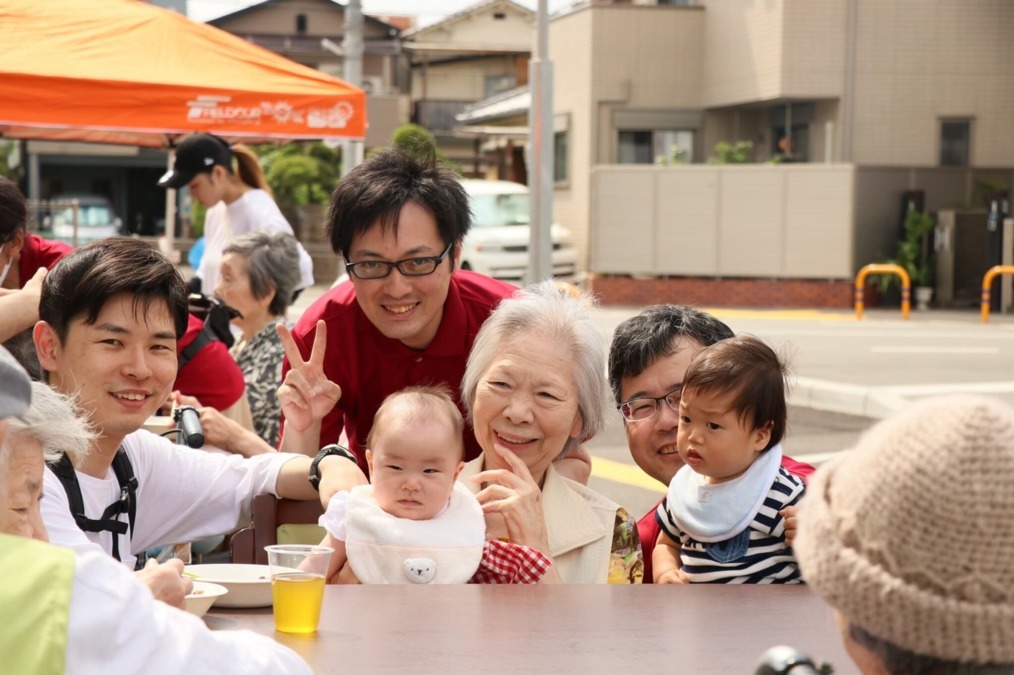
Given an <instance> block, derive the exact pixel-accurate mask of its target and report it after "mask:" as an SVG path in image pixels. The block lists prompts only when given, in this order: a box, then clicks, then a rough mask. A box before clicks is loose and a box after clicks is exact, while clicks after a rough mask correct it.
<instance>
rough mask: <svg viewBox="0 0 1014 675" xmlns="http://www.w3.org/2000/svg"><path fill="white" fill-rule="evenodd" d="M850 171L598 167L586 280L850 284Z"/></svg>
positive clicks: (846, 167)
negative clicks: (640, 277) (624, 277)
mask: <svg viewBox="0 0 1014 675" xmlns="http://www.w3.org/2000/svg"><path fill="white" fill-rule="evenodd" d="M854 171H855V170H854V168H853V167H852V166H849V165H843V164H838V165H813V164H797V165H785V166H771V165H753V166H743V165H738V166H680V167H651V166H616V165H614V166H599V167H596V168H595V169H593V171H592V181H591V183H592V213H591V222H592V240H593V242H594V243H593V245H592V253H591V270H592V271H593V272H598V273H607V274H608V273H615V274H631V273H632V274H650V275H681V276H682V275H689V276H694V275H702V276H724V277H736V276H745V277H751V276H755V277H775V278H779V277H780V278H795V279H800V278H804V279H847V278H851V276H852V273H853V266H854V265H853V255H852V250H853V242H852V230H853V228H852V222H853V181H854Z"/></svg>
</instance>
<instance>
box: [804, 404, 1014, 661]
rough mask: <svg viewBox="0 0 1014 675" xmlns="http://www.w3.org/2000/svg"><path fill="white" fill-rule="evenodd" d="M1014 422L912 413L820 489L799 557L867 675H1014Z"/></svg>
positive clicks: (958, 407)
mask: <svg viewBox="0 0 1014 675" xmlns="http://www.w3.org/2000/svg"><path fill="white" fill-rule="evenodd" d="M1012 513H1014V409H1012V408H1011V407H1009V406H1008V405H1006V404H1004V403H1002V402H1000V401H997V400H992V399H988V398H983V397H976V396H968V395H965V396H951V397H943V398H938V399H928V400H926V401H922V402H919V403H916V404H914V405H913V406H911V407H910V408H907V409H906V410H905V411H902V412H901V413H899V414H898V415H897V416H895V417H894V418H891V419H887V420H884V421H882V422H880V423H879V424H878V425H877V426H875V427H873V428H872V429H871V430H870V431H868V432H867V433H866V434H865V435H864V436H863V437H862V438H861V439H860V440H859V442H858V444H857V446H856V448H855V449H854V450H852V451H850V452H847V453H842V454H841V455H839V457H838V458H837V459H836V460H834V461H833V462H831V463H828V464H825V465H824V466H822V467H821V468H820V469H818V470H817V472H816V473H815V474H814V475H813V477H812V478H811V480H810V484H809V488H808V490H807V496H806V499H805V500H804V501H803V505H802V508H801V511H800V514H799V529H798V532H797V534H796V540H795V542H794V544H793V548H794V551H795V554H796V558H797V560H798V561H799V566H800V568H801V570H802V572H803V579H804V580H805V581H806V582H807V583H808V584H810V587H811V588H812V589H813V590H815V591H816V592H817V593H819V594H820V595H822V596H823V597H824V599H825V600H827V602H828V603H829V604H831V605H832V606H833V607H834V608H835V610H836V611H837V613H838V620H839V624H840V625H841V627H842V634H843V638H844V642H845V647H846V650H847V651H848V653H849V656H851V657H852V660H853V661H855V663H856V665H857V666H858V667H859V670H860V671H861V672H862V673H864V675H1000V674H1001V673H1004V674H1006V673H1014V564H1012V563H1011V560H1012V559H1014V518H1012V517H1011V514H1012Z"/></svg>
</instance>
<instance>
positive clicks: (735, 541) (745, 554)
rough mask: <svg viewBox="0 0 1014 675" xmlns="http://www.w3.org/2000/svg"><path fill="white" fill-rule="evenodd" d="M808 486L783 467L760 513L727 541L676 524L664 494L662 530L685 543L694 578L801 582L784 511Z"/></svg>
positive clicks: (686, 568) (686, 564)
mask: <svg viewBox="0 0 1014 675" xmlns="http://www.w3.org/2000/svg"><path fill="white" fill-rule="evenodd" d="M805 491H806V487H805V485H804V484H803V481H802V479H800V478H796V477H795V476H793V475H792V474H790V473H789V472H787V471H786V470H785V469H784V468H782V467H779V469H778V475H777V476H775V480H774V483H773V484H772V485H771V489H770V490H769V491H768V495H767V497H766V498H765V500H764V504H763V505H762V506H761V508H760V510H759V511H758V512H757V515H756V516H754V519H753V521H752V522H751V523H750V525H749V526H748V527H747V528H746V530H744V531H743V532H742V533H740V534H739V535H736V536H735V537H733V538H732V539H728V540H726V541H721V542H714V543H704V542H700V541H696V540H695V539H694V538H693V537H691V536H690V535H689V534H688V533H686V532H684V531H683V530H681V529H680V528H679V526H678V525H677V524H676V519H675V518H674V517H673V515H672V514H671V513H670V512H669V510H668V508H667V506H668V505H667V501H668V500H663V502H662V503H661V504H659V505H658V509H657V510H656V511H655V520H656V521H658V524H659V526H660V527H661V528H662V531H663V532H665V533H666V534H667V535H669V537H670V538H672V540H673V541H676V542H679V543H680V562H681V564H682V569H683V572H684V573H685V574H686V575H687V577H689V579H690V581H691V583H701V584H708V583H710V584H798V583H802V579H801V577H800V575H799V566H798V565H797V564H796V559H795V557H793V555H792V550H791V549H790V548H789V547H788V546H786V544H785V520H784V518H782V516H781V515H780V514H779V513H778V512H779V511H781V510H782V509H784V508H785V507H786V506H796V505H797V504H798V503H799V500H800V499H801V498H802V497H803V494H804V493H805Z"/></svg>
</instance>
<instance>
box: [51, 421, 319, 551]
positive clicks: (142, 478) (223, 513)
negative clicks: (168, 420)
mask: <svg viewBox="0 0 1014 675" xmlns="http://www.w3.org/2000/svg"><path fill="white" fill-rule="evenodd" d="M123 448H124V449H125V450H126V452H127V457H128V458H129V459H130V464H131V467H132V468H133V470H134V477H135V478H137V485H138V487H137V508H136V514H135V516H134V528H135V532H134V534H133V536H132V537H131V536H130V535H129V534H122V535H117V536H119V537H120V541H119V550H120V558H121V560H122V562H123V565H124V566H125V567H126V568H127V569H130V570H133V569H134V561H135V558H136V555H137V554H138V553H141V552H143V551H146V550H147V549H149V548H151V547H153V546H161V545H164V544H175V543H181V542H187V541H193V540H194V539H202V538H205V537H211V536H214V535H218V534H224V533H226V532H231V531H232V530H234V529H236V526H237V525H238V524H239V523H240V521H241V519H243V518H249V517H250V503H251V501H252V500H253V498H254V497H255V496H256V495H259V494H265V493H270V494H276V493H275V482H276V480H277V478H278V471H279V470H280V469H281V468H282V465H283V464H285V463H286V462H288V461H289V460H290V459H293V458H295V457H300V456H301V455H292V454H288V453H267V454H263V455H257V456H255V457H251V458H249V459H248V458H244V457H241V456H239V455H224V454H218V453H210V452H205V451H203V450H193V449H191V448H187V447H184V446H181V445H174V444H173V443H171V442H169V441H168V440H167V439H165V438H162V437H160V436H157V435H156V434H153V433H151V432H149V431H145V430H144V429H141V430H138V431H135V432H134V433H132V434H130V435H128V436H127V437H126V438H124V439H123ZM77 478H78V484H79V485H80V486H81V498H82V500H83V501H84V508H85V515H86V516H88V517H89V518H94V519H98V518H100V517H101V516H102V512H103V511H105V510H106V507H107V506H109V505H110V504H113V503H114V502H116V501H117V500H118V499H119V498H120V484H119V482H118V481H117V480H116V473H115V472H114V471H113V468H112V467H110V468H109V470H108V471H107V472H106V476H105V478H95V477H93V476H89V475H86V474H83V473H81V472H80V471H79V472H77ZM42 494H43V499H42V502H41V503H40V508H41V511H42V519H43V521H44V522H45V525H46V530H47V531H48V532H49V540H50V541H51V542H52V543H54V544H58V545H60V546H67V547H70V548H73V549H76V550H78V551H82V550H89V549H93V548H94V546H95V545H96V544H97V545H98V546H99V547H101V548H102V550H103V551H105V552H106V553H107V554H110V555H111V554H112V551H113V533H112V532H87V533H86V532H83V531H81V530H80V529H79V528H78V526H77V523H75V522H74V517H73V515H71V512H70V501H69V499H68V498H67V493H66V491H65V490H64V488H63V484H62V483H60V479H59V478H57V476H56V474H54V473H53V471H52V470H51V469H49V468H48V467H47V468H46V473H45V476H44V478H43V486H42ZM276 496H277V495H276ZM118 519H119V520H120V521H122V522H124V523H126V522H128V517H127V514H126V513H122V514H120V515H119V518H118Z"/></svg>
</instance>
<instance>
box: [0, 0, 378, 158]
mask: <svg viewBox="0 0 1014 675" xmlns="http://www.w3.org/2000/svg"><path fill="white" fill-rule="evenodd" d="M197 131H203V132H209V133H214V134H217V135H219V136H223V137H226V138H230V139H240V138H242V139H246V140H248V141H256V140H267V139H326V138H353V139H356V138H362V137H363V136H364V135H365V132H366V95H365V93H364V92H363V91H362V90H361V89H358V88H356V87H353V86H351V85H349V84H347V83H345V82H343V81H341V80H339V79H337V78H334V77H331V76H330V75H326V74H324V73H321V72H319V71H316V70H314V69H312V68H308V67H306V66H302V65H300V64H297V63H295V62H293V61H290V60H289V59H286V58H284V57H282V56H279V55H277V54H275V53H273V52H269V51H267V50H265V49H261V48H260V47H257V46H255V45H253V44H250V43H249V42H247V41H245V40H242V39H240V38H238V37H236V36H234V35H231V34H229V33H226V32H224V31H221V30H219V29H217V28H214V27H212V26H208V25H205V24H200V23H196V22H194V21H190V20H189V19H187V18H186V17H184V16H181V15H180V14H177V13H175V12H171V11H169V10H165V9H162V8H159V7H155V6H153V5H149V4H147V3H145V2H141V1H140V0H100V1H96V0H0V134H2V135H4V136H7V137H10V138H32V139H53V140H75V141H90V142H97V143H123V144H129V145H140V146H148V147H167V146H171V145H173V144H174V141H175V139H176V138H178V137H180V136H183V135H186V134H189V133H192V132H197Z"/></svg>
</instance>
